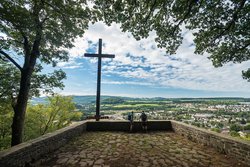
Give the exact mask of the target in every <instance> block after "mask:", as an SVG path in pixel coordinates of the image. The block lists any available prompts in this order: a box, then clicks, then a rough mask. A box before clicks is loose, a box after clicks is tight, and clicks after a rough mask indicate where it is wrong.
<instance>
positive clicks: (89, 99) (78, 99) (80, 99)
mask: <svg viewBox="0 0 250 167" xmlns="http://www.w3.org/2000/svg"><path fill="white" fill-rule="evenodd" d="M116 98H117V99H119V101H138V102H140V101H144V102H145V101H159V102H160V101H173V102H192V101H193V102H194V101H208V100H215V101H216V100H232V101H239V102H250V98H240V97H239V98H238V97H219V98H163V97H153V98H132V97H121V96H101V101H103V102H105V103H106V102H108V101H110V99H116ZM95 100H96V96H94V95H91V96H73V101H74V102H75V103H76V104H90V103H95ZM30 102H31V104H38V103H45V104H46V103H47V97H38V98H32V99H31V100H30Z"/></svg>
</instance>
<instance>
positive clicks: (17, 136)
mask: <svg viewBox="0 0 250 167" xmlns="http://www.w3.org/2000/svg"><path fill="white" fill-rule="evenodd" d="M32 71H33V68H27V69H23V71H22V73H21V81H20V90H19V94H18V97H17V101H16V104H15V106H14V117H13V123H12V126H11V127H12V139H11V146H14V145H17V144H20V143H22V137H23V129H24V120H25V113H26V107H27V102H28V99H29V90H30V81H31V75H32Z"/></svg>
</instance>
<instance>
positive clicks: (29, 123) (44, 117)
mask: <svg viewBox="0 0 250 167" xmlns="http://www.w3.org/2000/svg"><path fill="white" fill-rule="evenodd" d="M48 102H49V103H48V104H47V105H45V104H38V105H34V106H32V105H29V106H28V109H27V118H26V119H25V130H24V140H29V139H32V138H36V137H38V136H41V135H44V134H46V133H48V132H52V131H55V130H57V129H60V128H63V127H65V126H67V125H69V124H70V123H71V122H72V121H79V120H80V119H81V117H82V113H81V112H76V111H75V110H76V108H75V104H74V103H73V102H72V97H65V96H60V95H55V96H53V97H49V98H48Z"/></svg>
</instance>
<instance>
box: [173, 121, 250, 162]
mask: <svg viewBox="0 0 250 167" xmlns="http://www.w3.org/2000/svg"><path fill="white" fill-rule="evenodd" d="M171 124H172V128H173V130H174V132H175V133H177V134H179V135H182V136H185V137H186V138H188V139H190V140H191V141H194V142H196V143H200V144H202V145H206V146H208V147H213V148H215V149H217V150H218V151H219V152H221V153H224V154H227V155H230V156H233V157H235V158H237V159H238V160H240V161H241V162H242V163H244V164H250V142H247V141H242V140H239V139H235V138H233V137H230V136H225V135H222V134H219V133H216V132H212V131H208V130H204V129H201V128H197V127H195V126H191V125H187V124H184V123H181V122H177V121H171Z"/></svg>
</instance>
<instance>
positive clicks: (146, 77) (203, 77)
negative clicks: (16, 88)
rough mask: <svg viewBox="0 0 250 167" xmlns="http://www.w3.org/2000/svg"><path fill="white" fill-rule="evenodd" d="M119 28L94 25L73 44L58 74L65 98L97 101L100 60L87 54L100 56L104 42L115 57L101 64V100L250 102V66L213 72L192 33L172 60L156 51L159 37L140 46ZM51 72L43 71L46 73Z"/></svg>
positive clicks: (185, 34) (152, 35) (232, 66)
mask: <svg viewBox="0 0 250 167" xmlns="http://www.w3.org/2000/svg"><path fill="white" fill-rule="evenodd" d="M119 27H120V26H119V24H112V25H111V26H109V27H108V26H106V25H105V24H103V23H102V22H98V23H95V24H94V25H92V24H90V25H89V29H88V30H87V31H86V33H85V35H84V36H83V38H77V39H76V40H75V47H74V48H72V49H71V50H69V53H70V59H69V61H68V62H60V63H59V64H58V68H61V69H63V70H64V71H65V72H66V73H67V80H65V81H64V83H65V88H64V90H57V92H58V93H60V94H65V95H95V93H96V77H97V76H96V75H97V59H96V58H85V57H84V56H83V55H84V53H86V52H88V53H97V42H98V39H99V38H102V39H103V53H108V54H115V55H116V57H115V58H114V59H103V61H102V95H115V96H130V97H225V96H226V97H232V96H233V97H250V96H249V95H250V94H249V93H250V83H249V82H247V81H246V80H243V79H242V77H241V71H242V70H246V69H247V68H249V65H250V62H249V61H248V62H243V63H241V64H233V63H228V64H226V65H225V66H223V67H221V68H214V67H213V66H212V63H211V61H210V60H208V58H207V56H209V55H208V54H205V55H195V54H194V44H193V35H192V32H190V31H186V30H183V37H184V40H183V44H182V45H181V46H180V48H179V49H178V51H177V52H176V54H174V55H168V54H166V52H165V50H164V49H159V48H157V47H156V45H157V44H156V43H155V42H154V38H155V37H156V36H155V33H154V32H151V33H150V35H149V37H148V38H147V39H143V40H140V41H136V40H135V39H134V38H133V37H132V35H131V34H130V33H128V32H126V33H123V32H121V30H120V28H119ZM50 70H51V68H49V67H47V68H45V72H47V71H50Z"/></svg>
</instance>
